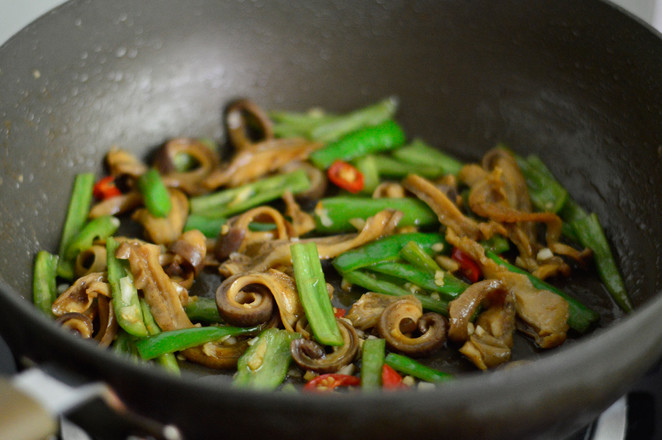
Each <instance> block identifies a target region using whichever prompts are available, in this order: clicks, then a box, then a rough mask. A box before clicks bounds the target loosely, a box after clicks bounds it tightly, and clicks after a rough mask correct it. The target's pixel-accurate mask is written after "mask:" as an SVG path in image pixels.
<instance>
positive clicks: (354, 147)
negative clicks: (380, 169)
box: [310, 120, 405, 169]
mask: <svg viewBox="0 0 662 440" xmlns="http://www.w3.org/2000/svg"><path fill="white" fill-rule="evenodd" d="M404 142H405V133H404V131H403V130H402V128H400V126H399V125H398V124H397V123H396V122H395V121H393V120H388V121H386V122H382V123H381V124H379V125H375V126H370V127H366V128H363V129H361V130H359V131H355V132H353V133H350V134H348V135H347V136H345V137H343V138H341V139H339V140H337V141H335V142H332V143H330V144H327V145H326V146H324V147H322V148H320V149H319V150H315V151H314V152H313V153H311V155H310V160H311V161H312V162H313V163H314V164H315V165H316V166H317V167H319V168H322V169H326V168H328V167H330V166H331V164H332V163H333V162H334V161H336V160H344V161H346V162H349V161H351V160H352V159H356V158H357V157H361V156H365V155H366V154H371V153H377V152H381V151H389V150H393V149H395V148H398V147H400V146H401V145H402V144H403V143H404Z"/></svg>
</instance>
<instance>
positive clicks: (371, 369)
mask: <svg viewBox="0 0 662 440" xmlns="http://www.w3.org/2000/svg"><path fill="white" fill-rule="evenodd" d="M385 350H386V341H385V340H384V339H381V338H370V339H366V340H365V341H363V346H362V347H361V388H363V389H364V390H372V391H374V390H379V389H381V387H382V367H383V366H384V357H385V355H386V352H385Z"/></svg>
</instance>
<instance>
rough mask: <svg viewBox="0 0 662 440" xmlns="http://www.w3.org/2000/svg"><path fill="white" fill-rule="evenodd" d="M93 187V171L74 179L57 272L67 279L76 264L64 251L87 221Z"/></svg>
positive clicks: (71, 277)
mask: <svg viewBox="0 0 662 440" xmlns="http://www.w3.org/2000/svg"><path fill="white" fill-rule="evenodd" d="M93 188H94V174H92V173H83V174H78V175H77V176H76V178H75V179H74V187H73V190H72V191H71V198H70V199H69V207H68V209H67V217H66V219H65V221H64V227H63V228H62V236H61V239H60V248H59V250H58V255H59V256H60V259H59V260H58V268H57V274H58V275H59V276H60V277H62V278H65V279H67V280H72V279H73V278H74V264H73V261H72V260H68V259H65V258H64V253H65V251H66V250H67V248H68V247H69V244H70V243H71V241H72V240H73V239H74V237H75V236H76V234H78V232H79V231H80V230H81V229H82V228H83V226H84V225H85V222H86V221H87V213H88V212H89V210H90V202H91V201H92V189H93Z"/></svg>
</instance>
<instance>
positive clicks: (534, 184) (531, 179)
mask: <svg viewBox="0 0 662 440" xmlns="http://www.w3.org/2000/svg"><path fill="white" fill-rule="evenodd" d="M514 156H515V160H516V161H517V165H518V166H519V168H520V170H521V171H522V175H523V176H524V179H525V180H526V185H527V187H528V189H529V197H530V198H531V202H532V203H533V206H535V207H536V208H537V209H538V210H540V211H547V212H554V213H556V212H559V210H560V209H561V207H563V205H564V203H565V201H566V200H567V198H568V192H567V191H566V190H565V188H563V187H562V186H561V184H559V182H558V181H557V180H556V178H555V177H554V176H553V175H552V173H551V172H550V171H549V169H547V167H546V166H545V164H544V163H543V162H542V161H541V160H540V158H539V157H538V156H535V155H530V156H528V157H527V158H526V159H524V158H522V157H520V156H517V155H514Z"/></svg>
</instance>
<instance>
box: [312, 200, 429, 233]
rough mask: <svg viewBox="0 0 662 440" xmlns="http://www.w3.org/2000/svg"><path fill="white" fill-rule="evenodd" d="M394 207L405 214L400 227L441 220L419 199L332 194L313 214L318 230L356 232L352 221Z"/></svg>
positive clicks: (421, 224)
mask: <svg viewBox="0 0 662 440" xmlns="http://www.w3.org/2000/svg"><path fill="white" fill-rule="evenodd" d="M385 209H394V210H397V211H400V212H402V213H403V216H402V219H401V220H400V223H398V226H421V227H424V226H430V225H435V224H438V223H439V219H438V218H437V215H436V214H435V213H434V212H433V211H432V210H431V209H430V207H429V206H428V205H426V204H425V203H424V202H422V201H421V200H419V199H414V198H412V197H405V198H400V199H387V198H380V199H373V198H370V197H342V196H341V197H329V198H326V199H321V200H320V201H319V202H318V203H317V206H316V207H315V210H314V212H313V216H314V218H315V230H316V231H317V232H319V233H322V234H331V233H333V234H337V233H340V232H353V231H356V226H354V225H353V224H352V222H353V221H354V220H356V219H361V220H367V219H368V218H369V217H372V216H374V215H375V214H377V213H378V212H380V211H383V210H385Z"/></svg>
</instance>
